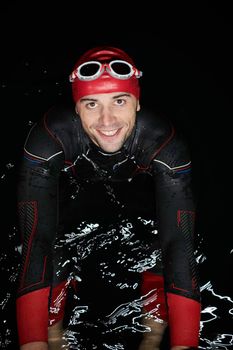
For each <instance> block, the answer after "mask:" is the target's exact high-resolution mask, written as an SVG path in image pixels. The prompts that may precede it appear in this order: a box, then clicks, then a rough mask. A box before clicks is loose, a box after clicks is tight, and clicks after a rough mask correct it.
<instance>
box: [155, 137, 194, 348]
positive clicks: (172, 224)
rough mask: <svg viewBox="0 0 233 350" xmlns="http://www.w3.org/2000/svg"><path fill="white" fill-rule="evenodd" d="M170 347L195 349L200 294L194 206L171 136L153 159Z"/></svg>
mask: <svg viewBox="0 0 233 350" xmlns="http://www.w3.org/2000/svg"><path fill="white" fill-rule="evenodd" d="M153 167H154V174H155V176H154V178H155V187H156V198H157V202H156V203H157V214H158V221H159V236H160V241H161V248H162V257H163V265H164V281H165V294H166V299H167V306H168V317H169V329H170V338H171V346H178V345H179V346H190V347H197V346H198V339H199V325H200V292H199V282H198V272H197V266H196V261H195V256H194V227H195V204H194V199H193V191H192V182H191V162H190V157H189V155H188V152H187V147H186V145H185V143H184V142H183V141H182V140H181V139H180V138H178V137H177V136H176V137H173V138H172V139H171V140H170V141H169V142H168V143H167V144H166V146H165V147H164V148H162V150H161V151H160V152H159V154H158V155H157V156H156V158H155V159H154V160H153Z"/></svg>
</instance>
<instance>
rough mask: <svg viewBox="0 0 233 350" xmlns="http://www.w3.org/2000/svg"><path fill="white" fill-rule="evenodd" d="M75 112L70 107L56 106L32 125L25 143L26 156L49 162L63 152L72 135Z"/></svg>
mask: <svg viewBox="0 0 233 350" xmlns="http://www.w3.org/2000/svg"><path fill="white" fill-rule="evenodd" d="M74 124H75V112H74V108H72V106H66V105H63V104H62V105H56V106H53V107H51V108H50V109H49V110H48V111H47V112H45V114H44V115H43V117H42V118H41V119H40V120H39V121H38V122H37V123H35V124H34V125H33V127H32V128H31V130H30V131H29V134H28V137H27V139H26V142H25V147H24V149H25V152H26V153H28V155H30V154H31V155H33V156H34V157H38V158H42V159H44V160H49V159H50V158H51V157H54V156H56V155H57V154H59V153H63V152H64V148H65V145H66V143H67V141H66V140H68V139H71V138H72V134H74V132H75V131H74V130H75V127H74Z"/></svg>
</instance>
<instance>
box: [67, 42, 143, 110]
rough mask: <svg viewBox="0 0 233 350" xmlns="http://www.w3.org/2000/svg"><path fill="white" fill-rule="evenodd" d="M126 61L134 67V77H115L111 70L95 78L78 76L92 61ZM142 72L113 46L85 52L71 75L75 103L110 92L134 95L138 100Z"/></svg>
mask: <svg viewBox="0 0 233 350" xmlns="http://www.w3.org/2000/svg"><path fill="white" fill-rule="evenodd" d="M115 60H117V61H125V62H127V63H128V64H129V66H131V67H132V72H134V73H132V75H130V77H127V78H126V77H124V76H123V77H117V75H115V76H113V75H112V74H111V72H110V70H107V69H104V71H103V72H102V73H101V74H100V75H98V76H97V77H95V78H93V79H92V78H91V79H87V80H85V79H84V80H83V79H80V77H79V75H78V73H77V72H78V68H79V67H80V66H81V65H82V64H84V63H86V62H90V61H97V62H100V66H101V63H103V64H104V63H110V62H111V61H115ZM141 75H142V72H140V71H138V70H137V69H136V67H135V64H134V62H133V60H132V59H131V57H129V56H128V55H127V54H126V53H125V52H124V51H122V50H121V49H118V48H115V47H111V46H100V47H96V48H93V49H91V50H88V51H87V52H85V53H84V54H83V55H82V56H81V57H80V58H79V60H78V62H77V63H76V64H75V67H74V70H73V72H72V73H71V75H70V81H71V82H72V93H73V99H74V101H75V103H76V102H77V101H78V100H79V99H80V98H82V97H83V96H87V95H92V94H102V93H110V92H127V93H130V94H132V95H134V96H135V97H136V98H137V99H138V98H139V95H140V86H139V83H138V78H139V77H140V76H141Z"/></svg>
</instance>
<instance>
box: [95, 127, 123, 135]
mask: <svg viewBox="0 0 233 350" xmlns="http://www.w3.org/2000/svg"><path fill="white" fill-rule="evenodd" d="M120 130H121V129H114V130H97V131H98V132H99V133H100V134H102V135H104V136H115V135H116V134H117V133H118V132H119V131H120Z"/></svg>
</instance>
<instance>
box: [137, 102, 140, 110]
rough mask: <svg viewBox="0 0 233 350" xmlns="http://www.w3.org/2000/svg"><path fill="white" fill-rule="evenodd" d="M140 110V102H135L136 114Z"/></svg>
mask: <svg viewBox="0 0 233 350" xmlns="http://www.w3.org/2000/svg"><path fill="white" fill-rule="evenodd" d="M140 109H141V106H140V102H139V100H137V112H139V111H140Z"/></svg>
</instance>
